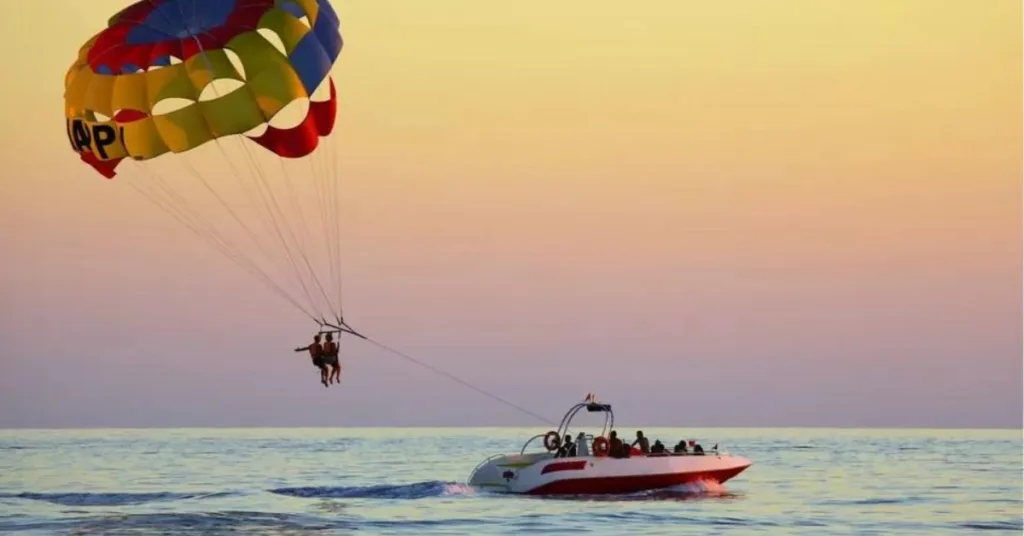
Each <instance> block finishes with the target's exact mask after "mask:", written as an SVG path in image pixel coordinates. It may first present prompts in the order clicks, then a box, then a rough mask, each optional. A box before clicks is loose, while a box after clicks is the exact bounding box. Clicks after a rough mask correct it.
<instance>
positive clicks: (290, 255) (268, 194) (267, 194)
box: [215, 139, 320, 310]
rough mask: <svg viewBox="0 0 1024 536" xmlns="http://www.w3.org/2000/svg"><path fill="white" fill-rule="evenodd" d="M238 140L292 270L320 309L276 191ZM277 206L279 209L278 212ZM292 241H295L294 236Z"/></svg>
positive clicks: (316, 307) (303, 290)
mask: <svg viewBox="0 0 1024 536" xmlns="http://www.w3.org/2000/svg"><path fill="white" fill-rule="evenodd" d="M215 141H218V148H219V149H220V150H221V152H222V154H224V155H225V157H226V158H227V159H228V160H230V157H228V156H227V152H226V151H224V147H223V146H222V145H220V144H219V140H215ZM237 141H238V142H239V145H240V147H242V150H243V151H245V152H246V155H247V156H248V157H249V158H248V159H247V160H246V166H247V168H248V171H249V175H250V177H252V181H253V185H254V186H255V188H256V191H257V192H258V193H259V197H260V200H261V201H262V202H263V207H264V208H265V209H266V211H267V215H268V217H269V219H270V221H271V224H272V229H273V232H274V234H275V235H276V236H277V238H278V240H279V241H280V243H281V246H282V248H283V249H284V251H285V255H286V257H287V259H288V262H289V264H290V265H291V267H292V270H294V272H295V273H294V275H295V278H296V280H297V281H298V283H299V286H300V287H301V288H302V292H303V294H304V295H305V296H306V299H307V300H308V301H309V303H310V305H311V306H312V307H313V309H314V310H318V309H320V306H318V305H317V300H316V299H315V298H314V297H313V296H314V294H315V293H314V292H312V290H311V289H310V287H309V284H307V282H306V278H305V276H304V274H303V271H302V268H301V266H300V265H299V262H298V260H297V257H298V254H297V253H296V252H295V251H294V250H293V247H294V246H293V244H292V242H289V241H288V237H287V236H286V235H285V233H284V232H283V231H282V227H283V228H285V229H286V230H287V229H288V223H287V221H279V220H281V219H283V214H281V215H280V216H281V217H280V218H279V217H278V215H277V214H278V213H280V212H281V211H280V207H279V206H278V205H277V202H276V198H275V197H274V192H273V189H272V187H271V186H270V181H269V180H267V178H266V177H265V176H264V174H263V172H262V170H261V169H260V167H259V164H258V163H257V162H255V161H254V159H253V157H252V156H251V155H250V154H249V153H248V147H246V146H245V140H242V139H238V140H237ZM233 164H234V163H233V162H232V165H233ZM239 180H240V181H242V180H243V179H241V178H239ZM275 208H276V209H277V210H276V212H275ZM288 236H292V235H291V233H289V235H288ZM292 241H293V242H294V237H293V238H292Z"/></svg>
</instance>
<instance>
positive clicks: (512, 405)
mask: <svg viewBox="0 0 1024 536" xmlns="http://www.w3.org/2000/svg"><path fill="white" fill-rule="evenodd" d="M352 333H353V334H354V335H356V336H358V337H359V338H361V339H364V340H366V341H367V342H369V343H370V344H373V345H374V346H376V347H378V348H380V349H382V350H384V351H387V352H390V353H392V354H394V355H396V356H398V357H401V358H403V359H405V360H408V361H411V362H413V363H415V364H417V365H419V366H421V367H423V368H425V369H427V370H430V371H432V372H434V373H437V374H440V375H442V376H444V377H446V378H448V379H449V380H452V381H454V382H456V383H459V384H461V385H463V386H465V387H469V388H470V389H472V390H474V391H476V392H478V393H480V394H482V395H484V396H486V397H488V398H491V399H493V400H497V401H498V402H501V403H502V404H505V405H506V406H508V407H510V408H513V409H516V410H518V411H520V412H522V413H524V414H526V415H529V416H531V417H533V418H535V419H538V420H540V421H542V422H544V423H546V424H550V425H552V426H554V425H555V423H553V422H551V421H550V420H548V419H547V418H546V417H542V416H540V415H538V414H536V413H534V412H532V411H530V410H528V409H526V408H524V407H522V406H520V405H518V404H515V403H513V402H509V401H508V400H506V399H504V398H502V397H500V396H498V395H496V394H494V393H490V392H488V391H485V390H483V389H481V388H479V387H477V386H475V385H473V384H471V383H469V382H467V381H465V380H462V379H459V378H457V377H455V376H452V375H451V374H449V373H447V372H445V371H443V370H441V369H439V368H437V367H434V366H432V365H428V364H427V363H424V362H422V361H420V360H419V359H416V358H415V357H412V356H411V355H409V354H407V353H405V352H402V351H400V350H396V349H394V348H392V347H390V346H388V345H386V344H384V343H381V342H379V341H376V340H374V339H371V338H369V337H366V336H364V335H360V334H358V333H355V332H352Z"/></svg>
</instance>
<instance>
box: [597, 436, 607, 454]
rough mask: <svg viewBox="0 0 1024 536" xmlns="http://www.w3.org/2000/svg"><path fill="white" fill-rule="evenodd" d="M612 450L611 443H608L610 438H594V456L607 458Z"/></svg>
mask: <svg viewBox="0 0 1024 536" xmlns="http://www.w3.org/2000/svg"><path fill="white" fill-rule="evenodd" d="M610 448H611V443H609V442H608V438H606V437H604V436H598V437H595V438H594V456H607V455H608V450H609V449H610Z"/></svg>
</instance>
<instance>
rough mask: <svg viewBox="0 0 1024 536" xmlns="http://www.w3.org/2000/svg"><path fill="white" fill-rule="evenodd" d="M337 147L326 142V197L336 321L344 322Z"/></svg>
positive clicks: (339, 183)
mask: <svg viewBox="0 0 1024 536" xmlns="http://www.w3.org/2000/svg"><path fill="white" fill-rule="evenodd" d="M337 153H338V149H337V148H336V147H335V146H334V144H333V143H330V142H328V144H327V155H326V156H327V158H328V169H329V170H330V172H329V173H330V175H329V177H330V181H329V182H328V189H331V188H333V190H334V195H332V196H330V197H329V198H328V202H333V203H334V211H333V213H334V214H335V217H334V221H333V223H334V239H333V240H332V241H331V242H332V243H333V244H334V254H335V260H334V261H333V262H335V263H336V264H337V266H336V267H335V268H336V269H335V272H334V277H335V288H336V289H337V291H338V322H342V323H344V322H345V311H344V309H342V302H341V297H342V286H341V170H340V166H339V165H338V154H337Z"/></svg>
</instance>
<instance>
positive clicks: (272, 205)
mask: <svg viewBox="0 0 1024 536" xmlns="http://www.w3.org/2000/svg"><path fill="white" fill-rule="evenodd" d="M178 7H179V10H180V7H181V6H180V5H179V6H178ZM182 17H183V18H184V14H183V13H182ZM192 39H193V41H194V42H195V43H196V46H197V47H198V48H199V53H200V55H201V56H202V57H203V59H204V61H205V62H206V64H207V67H208V68H209V69H211V71H212V70H213V67H212V64H211V63H210V60H209V58H208V57H207V55H206V50H205V49H204V48H203V46H202V43H201V42H200V41H199V39H198V38H197V37H195V36H192ZM242 87H243V88H244V90H246V91H249V89H248V88H247V87H246V86H242ZM213 90H214V93H215V94H216V95H217V97H221V96H222V95H220V92H219V91H217V88H216V87H214V88H213ZM254 98H255V97H254ZM268 120H269V118H268ZM213 141H214V142H215V144H216V145H217V147H218V149H219V150H220V151H221V152H222V154H224V156H225V160H228V161H230V160H231V159H230V157H228V156H227V153H226V151H224V147H223V146H222V145H221V143H220V139H219V138H214V140H213ZM238 141H239V144H240V146H241V147H242V149H243V151H244V152H245V154H246V156H247V157H248V164H249V165H250V166H251V167H250V170H251V171H254V172H255V173H254V176H257V177H258V178H259V179H260V180H261V181H262V186H263V188H262V189H261V188H259V184H257V190H258V191H259V192H260V193H261V197H262V198H263V201H264V205H265V207H266V208H267V212H268V214H269V215H270V219H271V221H272V222H273V224H274V227H275V230H276V231H277V235H278V238H279V239H280V240H281V244H282V246H283V247H284V249H285V252H286V253H287V255H288V257H289V261H290V262H291V263H292V266H293V269H294V270H295V271H296V276H297V279H298V280H299V284H300V286H301V287H302V289H303V292H304V293H305V294H306V298H307V299H308V300H309V301H310V304H311V305H313V308H314V309H320V307H318V306H317V305H316V301H317V300H315V299H314V298H313V296H312V294H313V293H312V292H310V289H309V287H308V286H307V284H306V281H305V278H304V277H303V272H302V270H301V269H300V267H299V266H298V262H297V261H296V259H295V257H296V255H295V251H294V250H293V245H294V246H296V247H297V249H298V254H299V255H298V256H300V257H301V258H302V260H303V262H304V263H305V266H306V268H307V270H309V275H310V276H311V277H312V279H313V280H314V283H315V284H316V286H317V287H318V289H319V290H320V293H321V295H323V296H324V297H325V299H326V292H324V291H323V289H322V287H321V285H320V283H319V280H318V278H317V277H316V273H315V272H314V270H313V268H312V266H311V265H310V263H309V259H308V257H307V256H306V254H305V252H304V251H302V244H301V243H300V242H299V240H298V239H297V238H296V235H295V232H294V231H293V230H292V228H291V226H289V225H288V221H287V220H286V219H284V218H283V211H282V210H281V206H280V204H279V203H278V201H277V198H276V196H275V195H274V192H273V189H272V187H271V186H270V181H268V180H267V178H266V176H265V175H264V173H263V170H262V169H261V168H260V166H259V164H258V162H257V161H256V158H255V156H253V154H252V152H251V151H250V149H249V147H248V146H247V145H246V144H245V140H242V139H241V137H239V139H238ZM232 167H233V163H232ZM282 169H284V166H283V164H282ZM285 173H286V174H287V171H286V170H285ZM254 182H255V181H254ZM286 186H287V187H288V188H289V192H290V193H291V195H292V198H293V201H294V193H293V192H291V189H290V188H291V184H290V180H288V181H286ZM264 192H265V194H266V195H263V194H264ZM268 197H269V203H268V202H267V198H268ZM275 210H276V213H277V215H280V216H281V218H280V220H281V221H278V220H279V218H277V217H275ZM300 217H301V211H300ZM281 227H283V228H284V231H286V232H287V237H286V235H285V233H284V232H282V230H281ZM288 238H290V239H291V242H289V241H288ZM326 301H327V306H328V308H332V307H331V305H330V300H329V299H327V300H326Z"/></svg>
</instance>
